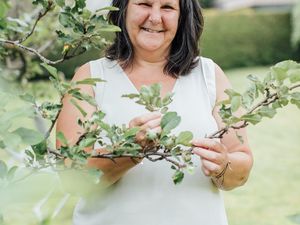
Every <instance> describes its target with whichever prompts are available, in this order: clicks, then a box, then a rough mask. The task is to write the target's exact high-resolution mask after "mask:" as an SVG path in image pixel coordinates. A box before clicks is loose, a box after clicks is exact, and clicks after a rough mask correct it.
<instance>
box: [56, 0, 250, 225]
mask: <svg viewBox="0 0 300 225" xmlns="http://www.w3.org/2000/svg"><path fill="white" fill-rule="evenodd" d="M112 5H113V6H116V7H118V8H119V9H120V10H119V11H116V12H111V13H110V14H109V19H110V21H111V22H112V23H113V24H115V25H117V26H119V27H121V29H122V32H120V33H117V35H116V39H115V41H114V43H113V45H112V46H111V47H110V48H109V49H108V50H107V54H106V58H102V59H99V60H96V61H92V62H90V63H88V64H86V65H83V66H82V67H81V68H80V69H79V70H78V71H77V72H76V74H75V76H74V78H73V80H82V79H85V78H89V77H100V78H102V79H105V80H106V81H107V82H105V83H100V84H98V85H97V86H96V88H95V89H92V88H91V87H90V86H87V85H86V86H84V85H83V86H81V90H82V91H83V92H85V93H87V94H89V95H92V96H94V97H95V99H96V101H97V103H98V106H99V108H100V109H101V110H102V111H104V112H105V113H106V117H105V119H106V122H108V123H111V124H118V125H120V124H128V126H129V127H140V128H141V131H140V133H138V135H137V137H136V139H137V141H138V142H142V141H143V140H144V139H145V135H144V134H145V133H146V132H147V131H148V130H152V131H154V132H157V133H159V132H160V130H161V128H160V120H161V115H160V114H159V113H147V112H146V110H145V109H144V108H143V107H142V106H140V105H137V104H136V103H134V102H133V101H131V100H128V99H125V98H122V97H121V95H122V94H127V93H136V92H137V91H138V90H139V89H140V88H141V86H142V85H150V84H153V83H161V84H162V96H164V95H165V94H166V93H167V92H174V93H175V96H174V100H173V102H172V103H171V105H170V107H169V108H170V110H171V111H176V112H177V113H178V114H179V115H180V116H181V118H182V122H181V124H180V125H179V127H178V128H176V129H177V130H176V132H180V131H183V130H189V131H192V132H193V134H194V137H195V139H194V140H193V142H192V143H193V145H194V150H193V151H194V156H193V161H194V163H195V164H198V165H199V166H201V168H202V170H200V169H197V170H196V172H195V174H193V175H190V176H188V175H187V176H186V177H185V179H184V181H183V182H182V184H180V185H178V186H175V185H174V184H173V183H172V179H171V176H172V173H173V171H171V170H170V165H168V164H167V163H166V162H156V163H151V162H149V161H147V160H143V161H142V162H141V163H139V164H135V163H133V162H132V160H131V159H126V158H121V159H118V160H117V164H114V163H113V162H111V161H110V160H106V159H90V160H89V165H91V166H94V167H97V168H100V169H101V170H102V171H103V173H104V175H103V177H102V178H101V179H102V181H105V184H106V186H107V188H106V191H105V194H103V195H102V196H101V197H100V198H93V199H89V200H87V199H86V200H85V201H83V200H82V201H81V202H80V203H79V204H78V205H77V207H76V209H75V212H74V224H105V225H110V224H114V225H121V224H130V225H135V224H138V225H140V224H144V225H154V224H155V225H156V224H159V225H171V224H172V225H183V224H189V225H196V224H199V225H200V224H203V225H223V224H227V219H226V214H225V209H224V205H223V200H222V196H221V193H220V191H219V189H224V190H230V189H233V188H235V187H238V186H240V185H243V184H244V183H245V182H246V180H247V178H248V175H249V172H250V170H251V167H252V154H251V151H250V149H249V146H248V142H247V137H246V131H245V129H241V130H239V131H238V134H239V135H240V136H242V138H243V139H244V143H243V144H241V143H240V141H239V140H238V138H237V136H236V134H235V132H234V131H230V132H228V133H227V134H226V135H225V136H224V137H223V138H222V139H221V140H211V139H206V138H204V137H205V135H206V134H210V133H212V132H214V131H216V130H217V129H218V128H220V127H222V121H221V118H220V117H219V115H218V110H219V108H218V107H217V106H216V104H215V103H216V102H217V101H221V100H223V99H224V98H226V95H225V94H224V90H225V89H228V88H230V84H229V82H228V79H227V78H226V76H225V75H224V73H223V71H222V70H221V69H220V68H219V67H218V66H217V65H216V64H215V63H213V62H212V60H210V59H207V58H203V57H198V55H199V52H198V41H199V38H200V36H201V33H202V28H203V17H202V14H201V10H200V6H199V3H198V0H113V2H112ZM69 98H70V97H69V96H66V97H65V98H64V107H63V110H62V112H61V114H60V116H59V120H58V124H57V130H58V131H62V132H63V133H64V134H65V136H66V137H67V138H68V139H69V140H70V142H71V143H75V142H76V140H77V139H78V137H79V136H80V132H82V130H81V128H80V127H79V126H78V125H77V122H76V121H77V118H78V117H80V116H81V115H80V113H79V112H78V111H77V110H76V109H75V108H74V107H73V106H72V105H71V104H70V103H69ZM80 104H81V106H82V107H83V108H84V109H85V110H86V111H87V112H88V115H89V116H90V115H92V113H93V112H94V110H95V108H93V107H91V106H90V105H89V104H87V103H80ZM59 145H60V143H58V146H59ZM94 147H95V148H100V146H94ZM102 151H105V150H102ZM222 172H225V174H224V175H223V176H220V174H223V173H222ZM220 179H221V180H220Z"/></svg>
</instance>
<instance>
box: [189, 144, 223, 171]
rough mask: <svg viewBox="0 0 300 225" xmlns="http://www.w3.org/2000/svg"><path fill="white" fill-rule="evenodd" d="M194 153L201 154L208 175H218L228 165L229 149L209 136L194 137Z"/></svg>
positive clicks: (204, 169)
mask: <svg viewBox="0 0 300 225" xmlns="http://www.w3.org/2000/svg"><path fill="white" fill-rule="evenodd" d="M192 144H193V146H194V148H193V153H194V154H196V155H198V156H200V159H201V161H202V170H203V173H204V174H205V175H206V176H211V177H216V176H218V175H219V174H220V173H221V172H222V171H223V170H224V169H225V168H226V166H227V165H228V163H229V158H228V150H227V148H226V146H225V145H223V144H222V143H220V142H218V141H216V140H213V139H208V138H201V139H194V140H193V141H192Z"/></svg>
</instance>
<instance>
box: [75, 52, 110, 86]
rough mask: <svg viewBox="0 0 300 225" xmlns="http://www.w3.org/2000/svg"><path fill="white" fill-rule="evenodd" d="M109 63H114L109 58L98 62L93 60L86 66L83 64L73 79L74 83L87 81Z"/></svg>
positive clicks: (100, 59)
mask: <svg viewBox="0 0 300 225" xmlns="http://www.w3.org/2000/svg"><path fill="white" fill-rule="evenodd" d="M109 63H112V61H111V60H110V59H108V58H105V57H103V58H99V59H96V60H91V61H89V62H87V63H85V64H83V65H82V66H80V67H78V68H77V69H76V70H75V74H74V76H73V78H72V81H78V80H83V79H87V78H90V77H91V73H92V72H93V70H94V69H95V68H96V69H99V68H101V67H103V66H104V67H105V66H107V65H108V64H109Z"/></svg>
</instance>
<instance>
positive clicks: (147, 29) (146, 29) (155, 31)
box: [143, 28, 161, 33]
mask: <svg viewBox="0 0 300 225" xmlns="http://www.w3.org/2000/svg"><path fill="white" fill-rule="evenodd" d="M143 30H145V31H147V32H150V33H160V32H161V31H157V30H152V29H149V28H143Z"/></svg>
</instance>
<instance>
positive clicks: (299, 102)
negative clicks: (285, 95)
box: [291, 99, 300, 109]
mask: <svg viewBox="0 0 300 225" xmlns="http://www.w3.org/2000/svg"><path fill="white" fill-rule="evenodd" d="M291 103H292V104H294V105H296V106H297V107H298V109H300V101H299V100H295V99H292V100H291Z"/></svg>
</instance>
